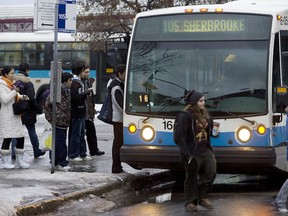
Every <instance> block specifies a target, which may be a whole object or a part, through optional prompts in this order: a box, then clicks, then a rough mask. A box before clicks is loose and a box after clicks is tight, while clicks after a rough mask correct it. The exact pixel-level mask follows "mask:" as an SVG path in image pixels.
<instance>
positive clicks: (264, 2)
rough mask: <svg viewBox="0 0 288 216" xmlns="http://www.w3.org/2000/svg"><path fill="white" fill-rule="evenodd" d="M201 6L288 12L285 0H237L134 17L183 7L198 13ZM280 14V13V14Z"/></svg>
mask: <svg viewBox="0 0 288 216" xmlns="http://www.w3.org/2000/svg"><path fill="white" fill-rule="evenodd" d="M201 8H207V9H208V11H207V12H208V13H209V12H215V9H216V8H222V9H223V13H225V12H228V13H231V12H235V13H254V14H267V15H278V13H285V15H286V14H287V13H288V1H287V0H237V1H232V2H228V3H225V4H210V5H189V6H180V7H171V8H162V9H156V10H151V11H145V12H141V13H139V14H137V16H136V18H139V17H142V16H156V15H165V14H179V13H184V12H185V9H193V12H192V13H200V9H201ZM280 15H281V14H280Z"/></svg>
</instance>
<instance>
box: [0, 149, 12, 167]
mask: <svg viewBox="0 0 288 216" xmlns="http://www.w3.org/2000/svg"><path fill="white" fill-rule="evenodd" d="M0 152H1V159H2V166H1V167H2V168H4V169H14V168H15V166H14V164H11V160H10V157H11V153H10V150H9V149H8V150H5V149H1V151H0Z"/></svg>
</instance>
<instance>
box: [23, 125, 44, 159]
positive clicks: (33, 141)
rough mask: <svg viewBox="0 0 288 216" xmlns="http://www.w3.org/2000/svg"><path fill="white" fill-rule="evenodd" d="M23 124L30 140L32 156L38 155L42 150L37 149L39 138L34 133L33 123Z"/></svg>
mask: <svg viewBox="0 0 288 216" xmlns="http://www.w3.org/2000/svg"><path fill="white" fill-rule="evenodd" d="M25 126H26V128H27V130H28V134H29V138H30V142H31V144H32V147H33V152H34V157H35V156H38V155H39V154H41V153H42V150H41V149H39V140H38V136H37V134H36V130H35V124H25Z"/></svg>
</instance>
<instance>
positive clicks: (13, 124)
mask: <svg viewBox="0 0 288 216" xmlns="http://www.w3.org/2000/svg"><path fill="white" fill-rule="evenodd" d="M1 73H2V77H1V79H0V102H1V109H0V134H1V136H2V137H3V143H2V147H1V151H0V152H1V159H2V167H3V168H4V169H13V168H15V167H16V168H22V169H26V168H29V164H27V163H25V162H24V160H23V156H24V128H23V126H22V122H21V115H15V114H14V112H13V104H14V103H15V102H16V101H18V100H19V99H24V100H28V99H29V98H28V97H27V96H26V95H20V94H19V88H18V87H17V86H15V85H13V83H14V74H15V71H14V69H13V67H10V66H5V67H3V69H2V71H1ZM12 138H15V139H16V140H17V144H16V150H15V153H16V163H15V165H14V164H11V161H10V155H11V152H10V143H11V140H12Z"/></svg>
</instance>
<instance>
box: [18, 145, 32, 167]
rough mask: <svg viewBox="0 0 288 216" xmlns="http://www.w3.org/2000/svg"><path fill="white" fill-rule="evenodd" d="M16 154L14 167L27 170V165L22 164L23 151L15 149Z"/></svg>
mask: <svg viewBox="0 0 288 216" xmlns="http://www.w3.org/2000/svg"><path fill="white" fill-rule="evenodd" d="M15 154H16V163H15V167H16V168H20V169H27V168H29V166H30V165H29V164H28V163H25V162H24V149H17V148H16V149H15Z"/></svg>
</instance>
